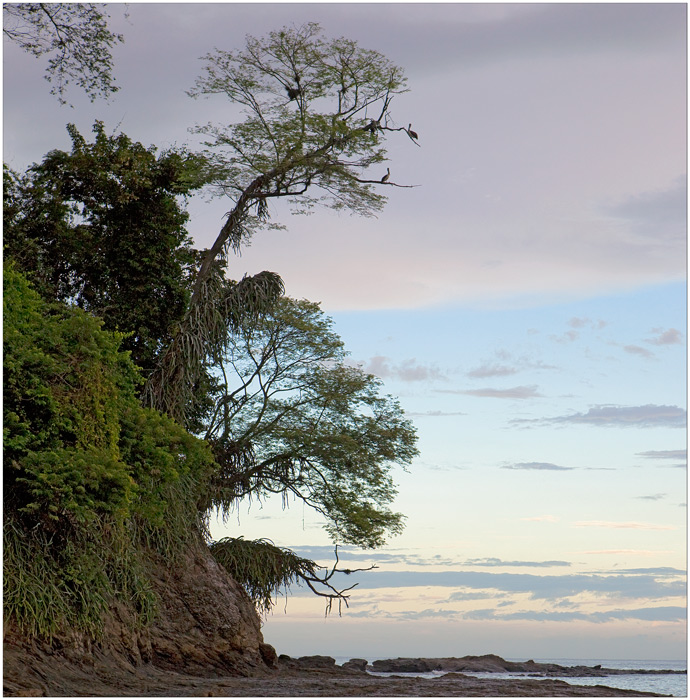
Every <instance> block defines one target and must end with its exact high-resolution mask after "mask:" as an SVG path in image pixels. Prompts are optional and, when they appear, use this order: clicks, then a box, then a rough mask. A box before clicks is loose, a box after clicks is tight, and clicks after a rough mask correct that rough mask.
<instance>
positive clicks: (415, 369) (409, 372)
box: [360, 355, 446, 382]
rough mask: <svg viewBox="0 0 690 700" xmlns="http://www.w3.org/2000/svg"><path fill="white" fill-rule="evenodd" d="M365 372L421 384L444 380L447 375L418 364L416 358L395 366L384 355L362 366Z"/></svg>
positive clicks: (375, 357)
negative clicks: (421, 382) (422, 382)
mask: <svg viewBox="0 0 690 700" xmlns="http://www.w3.org/2000/svg"><path fill="white" fill-rule="evenodd" d="M360 367H361V368H362V370H363V371H364V372H367V373H368V374H374V375H376V376H377V377H380V378H381V379H399V380H400V381H403V382H420V381H429V380H444V379H446V377H445V375H444V374H443V373H442V372H441V371H440V370H439V369H438V368H437V367H435V366H433V365H425V364H420V363H419V362H417V359H416V358H412V359H409V360H405V361H404V362H402V363H400V364H397V365H394V364H391V359H390V358H389V357H385V356H384V355H376V356H374V357H372V358H371V359H370V360H369V362H367V363H365V364H360Z"/></svg>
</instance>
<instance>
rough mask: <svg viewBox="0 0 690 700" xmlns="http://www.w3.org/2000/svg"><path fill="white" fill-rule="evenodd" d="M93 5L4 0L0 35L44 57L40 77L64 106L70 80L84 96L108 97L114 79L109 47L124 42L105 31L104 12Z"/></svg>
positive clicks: (112, 90)
mask: <svg viewBox="0 0 690 700" xmlns="http://www.w3.org/2000/svg"><path fill="white" fill-rule="evenodd" d="M104 7H105V6H104V5H102V4H94V3H42V2H41V3H29V2H27V3H5V4H3V6H2V9H3V20H4V22H3V34H4V36H5V37H7V38H8V39H9V40H10V41H13V42H15V43H16V44H18V45H19V46H20V47H21V48H22V49H24V51H27V52H28V53H31V54H33V55H34V56H35V57H36V58H40V57H41V56H43V55H48V56H50V57H51V58H50V59H49V61H48V68H47V70H46V75H45V79H46V80H47V81H48V82H50V83H52V84H53V87H52V89H51V91H50V92H51V94H52V95H55V96H57V98H58V100H59V101H60V102H61V103H62V104H67V101H66V100H65V99H64V94H65V92H66V90H67V86H68V85H69V83H70V81H72V80H73V81H75V82H76V84H77V85H78V86H79V87H80V88H82V89H83V90H84V91H85V92H86V94H87V95H88V96H89V98H90V99H91V101H93V100H95V99H96V98H97V97H108V96H109V95H110V94H111V93H114V92H116V91H117V90H118V89H119V88H118V87H117V86H116V85H115V84H114V83H113V76H112V71H113V58H112V55H111V53H110V50H111V48H112V47H113V46H114V45H115V44H117V43H121V42H123V41H124V39H123V37H122V35H121V34H115V33H113V32H111V31H110V30H109V29H108V18H109V15H108V13H107V12H106V11H105V9H104Z"/></svg>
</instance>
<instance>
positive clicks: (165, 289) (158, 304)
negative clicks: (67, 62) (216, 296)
mask: <svg viewBox="0 0 690 700" xmlns="http://www.w3.org/2000/svg"><path fill="white" fill-rule="evenodd" d="M67 129H68V131H69V134H70V136H71V138H72V150H71V152H70V153H67V152H64V151H59V150H54V151H51V152H50V153H48V154H47V156H46V157H45V158H44V160H43V162H42V163H41V164H39V165H34V166H33V167H32V168H30V169H29V171H28V172H27V173H26V174H25V175H24V176H20V175H18V174H16V173H13V172H11V171H9V170H8V169H5V201H4V203H5V209H4V249H5V256H6V257H9V258H11V259H13V260H15V261H16V262H17V265H18V267H19V269H21V270H22V271H23V272H25V273H26V274H27V275H28V276H29V277H30V279H31V280H32V281H33V282H34V283H35V285H36V288H37V289H38V290H39V291H40V292H41V294H42V295H43V296H44V298H46V299H50V300H59V301H65V302H68V303H73V304H76V305H77V306H79V307H80V308H83V309H86V310H87V311H91V312H92V313H94V314H96V315H98V316H100V317H101V318H103V319H104V321H105V328H107V329H110V330H119V331H122V332H125V333H129V334H131V335H129V336H128V337H126V338H125V339H124V340H123V345H122V347H123V348H124V349H126V350H131V351H132V357H133V359H134V361H135V363H137V364H138V365H139V366H141V367H143V368H144V369H145V370H146V371H147V372H150V371H151V369H152V367H153V364H154V358H155V356H156V355H157V353H158V352H159V350H160V348H161V346H163V345H165V344H167V343H168V342H169V341H170V340H171V338H172V329H173V327H174V324H175V323H176V322H178V321H179V320H180V319H181V318H182V316H183V314H184V311H185V308H186V306H187V301H188V296H189V293H188V286H189V283H188V280H187V276H188V274H189V270H190V268H191V267H192V266H193V263H194V251H193V250H192V249H191V247H190V238H189V236H188V234H187V231H186V229H185V224H186V221H187V218H188V216H187V214H186V212H184V211H182V209H181V208H180V204H179V203H178V201H177V199H178V197H179V196H180V195H187V194H189V193H190V192H191V191H192V190H194V189H195V188H197V187H199V186H200V185H201V181H200V179H199V173H198V170H199V162H198V159H196V158H193V157H191V156H189V155H186V154H184V153H178V152H174V151H170V152H167V153H163V154H161V155H159V156H157V155H156V149H155V148H153V147H151V148H145V147H144V146H143V145H142V144H141V143H136V142H132V141H131V140H130V139H129V138H128V137H127V136H125V135H124V134H118V135H116V136H115V135H113V136H109V135H107V134H106V133H105V128H104V126H103V124H102V123H101V122H96V123H95V125H94V128H93V131H94V133H95V140H94V142H93V143H87V142H86V140H85V139H84V137H83V136H82V135H81V134H80V133H79V132H78V131H77V129H76V127H75V126H74V125H71V124H70V125H68V127H67Z"/></svg>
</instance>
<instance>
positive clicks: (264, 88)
mask: <svg viewBox="0 0 690 700" xmlns="http://www.w3.org/2000/svg"><path fill="white" fill-rule="evenodd" d="M206 61H207V65H206V68H205V73H204V75H203V76H202V77H200V78H199V79H198V80H197V82H196V84H195V86H194V88H193V89H192V90H191V91H190V95H192V96H193V97H199V96H209V95H216V94H222V95H225V96H226V97H228V98H229V99H230V101H231V102H232V103H234V104H236V105H238V106H240V107H241V109H242V110H243V112H244V114H245V119H244V121H242V122H240V123H237V124H233V125H231V126H229V127H220V126H215V125H211V124H208V125H206V126H202V127H198V128H197V132H198V133H201V134H203V135H205V136H206V137H207V141H206V146H207V149H206V151H204V155H205V157H206V160H207V163H208V173H207V180H208V181H209V182H210V183H211V186H212V187H213V188H214V190H215V192H216V193H217V194H220V195H223V196H227V197H228V198H229V199H230V201H231V209H230V211H229V212H228V215H227V220H226V222H225V224H224V225H223V227H222V228H221V230H220V233H219V234H218V236H217V238H216V240H215V242H214V244H213V245H212V246H211V248H209V249H208V250H206V251H205V252H204V253H203V256H202V260H201V264H200V266H199V269H198V272H197V274H196V278H195V281H194V285H193V288H192V298H191V301H190V306H189V311H188V314H187V317H186V318H185V320H184V321H183V322H182V324H181V331H182V332H183V333H184V334H186V336H187V337H188V338H189V342H188V343H186V346H183V345H182V344H178V345H177V346H176V347H172V346H171V347H169V349H168V351H167V352H166V353H165V354H164V355H163V356H162V357H161V363H160V365H159V368H158V370H157V372H156V373H155V374H154V375H153V376H152V377H151V379H150V380H149V386H148V387H147V396H148V397H149V401H150V402H151V405H154V406H158V407H159V408H161V409H162V410H167V411H172V412H173V414H174V415H176V417H178V419H179V420H183V421H184V420H185V413H186V411H187V408H186V406H188V402H189V395H188V393H186V392H185V389H184V387H185V385H186V386H189V385H190V383H191V381H190V380H192V379H193V378H194V377H195V376H197V375H198V374H199V370H198V369H195V370H191V368H192V367H197V368H198V366H199V365H200V364H202V363H203V362H204V360H205V355H204V353H202V352H198V351H197V350H193V352H192V353H191V354H187V351H186V349H185V348H186V347H190V348H194V343H193V341H192V339H193V338H201V337H205V336H206V335H208V333H207V329H206V327H205V326H204V324H203V323H200V322H199V319H200V314H201V312H200V311H199V309H205V308H208V307H211V306H213V305H214V301H213V295H214V294H216V293H217V292H216V291H215V290H216V289H217V288H218V285H217V284H216V283H212V279H213V278H214V276H215V275H217V274H218V267H219V266H220V267H221V268H222V266H223V264H224V262H226V261H227V259H228V257H229V255H230V254H231V253H232V252H238V251H239V250H240V248H241V246H242V245H243V244H244V243H246V242H247V241H248V240H249V238H250V237H251V236H252V234H253V233H254V232H255V231H256V230H258V229H259V228H260V227H261V226H266V225H271V224H270V210H269V204H268V203H269V202H270V201H272V200H277V199H286V200H287V201H288V202H289V203H290V204H291V206H292V207H293V210H294V211H296V212H303V213H304V212H308V211H309V210H310V209H311V208H312V207H314V206H315V205H317V204H324V205H326V206H329V207H333V208H335V209H345V210H349V211H351V212H352V213H356V214H360V215H365V216H368V215H373V214H375V213H376V212H377V211H379V210H380V209H381V207H382V206H383V204H384V202H385V197H384V196H383V195H382V194H380V193H379V192H377V191H376V189H375V188H376V187H380V186H396V185H395V183H394V182H393V181H391V180H390V179H389V177H388V174H386V175H383V177H381V174H382V173H381V172H380V171H379V172H377V173H375V176H372V175H371V174H369V173H370V170H371V169H372V168H373V167H375V166H377V165H379V164H381V163H383V162H384V161H385V159H386V151H385V149H384V147H383V140H384V136H385V135H386V134H387V133H389V132H396V131H397V132H403V133H405V134H406V135H407V136H408V137H409V138H410V140H412V141H413V142H414V138H415V137H416V134H415V135H414V136H413V135H412V132H410V131H409V128H405V127H396V126H395V125H394V123H393V119H392V115H391V112H390V106H391V102H392V100H393V98H394V97H395V95H398V94H401V93H403V92H405V91H406V88H405V82H406V80H405V77H404V75H403V71H402V69H401V68H399V67H398V66H396V65H394V64H393V63H391V62H390V61H389V60H388V59H386V58H385V57H384V56H382V55H381V54H380V53H378V52H376V51H372V50H367V49H362V48H360V47H358V46H357V44H356V42H354V41H351V40H348V39H343V38H341V39H333V40H327V39H324V38H322V36H321V29H320V27H319V26H318V25H317V24H314V23H310V24H307V25H305V26H302V27H298V28H294V27H293V28H285V29H283V30H281V31H276V32H271V33H270V34H269V35H268V36H267V37H265V38H263V39H257V38H254V37H248V39H247V45H246V48H245V50H243V51H220V50H216V51H215V52H214V53H211V54H209V55H208V56H207V57H206ZM387 172H388V173H389V171H387ZM372 177H373V178H374V179H372ZM398 186H399V185H398ZM208 350H210V348H208ZM179 367H184V368H187V369H188V370H189V371H190V372H192V375H191V376H188V375H187V374H181V373H180V372H179V370H178V368H179Z"/></svg>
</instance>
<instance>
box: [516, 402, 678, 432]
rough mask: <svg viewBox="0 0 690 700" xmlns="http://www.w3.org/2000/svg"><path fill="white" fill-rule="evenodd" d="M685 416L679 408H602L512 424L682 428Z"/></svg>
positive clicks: (518, 419) (527, 419) (654, 406)
mask: <svg viewBox="0 0 690 700" xmlns="http://www.w3.org/2000/svg"><path fill="white" fill-rule="evenodd" d="M686 419H687V413H686V411H685V409H683V408H680V407H678V406H657V405H654V404H647V405H645V406H615V405H604V406H595V407H594V408H590V409H589V410H588V411H587V413H573V414H571V415H567V416H555V417H553V418H534V419H531V418H517V419H514V420H512V421H511V424H513V425H523V426H524V425H529V424H542V425H548V424H573V425H594V426H600V427H606V428H609V427H630V426H631V427H636V428H684V427H685V424H686Z"/></svg>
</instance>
